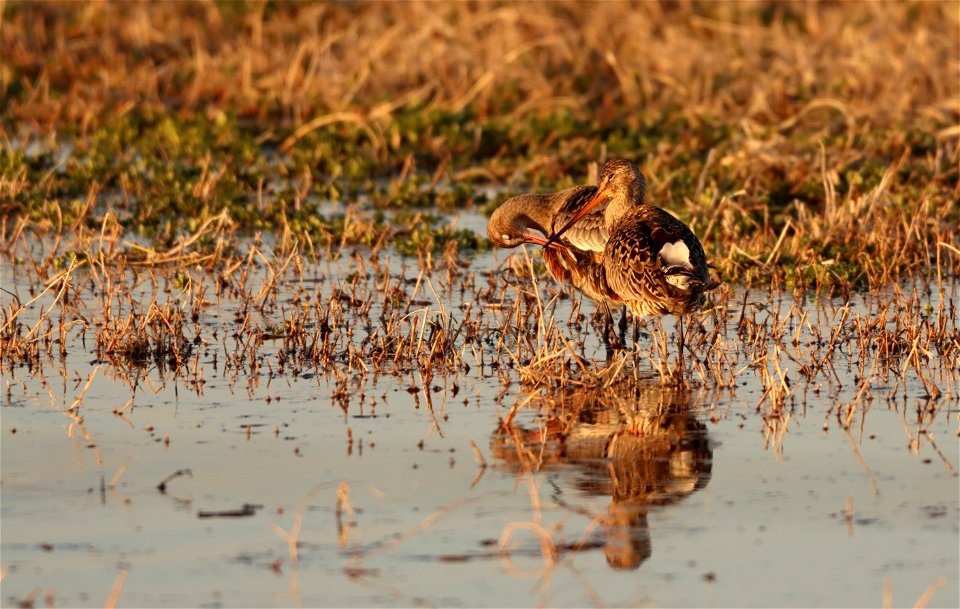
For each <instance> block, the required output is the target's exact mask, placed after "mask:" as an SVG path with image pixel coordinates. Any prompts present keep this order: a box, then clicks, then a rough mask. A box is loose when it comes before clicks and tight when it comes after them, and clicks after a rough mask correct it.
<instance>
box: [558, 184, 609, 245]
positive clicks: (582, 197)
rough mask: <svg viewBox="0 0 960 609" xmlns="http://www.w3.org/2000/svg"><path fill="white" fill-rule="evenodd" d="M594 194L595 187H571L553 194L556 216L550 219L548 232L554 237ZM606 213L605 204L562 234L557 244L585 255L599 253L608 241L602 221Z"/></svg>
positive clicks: (595, 192) (604, 224)
mask: <svg viewBox="0 0 960 609" xmlns="http://www.w3.org/2000/svg"><path fill="white" fill-rule="evenodd" d="M596 194H597V187H596V186H574V187H573V188H568V189H566V190H561V191H560V192H558V193H554V194H553V195H552V196H553V197H555V201H554V204H555V206H556V207H555V208H554V209H556V210H557V213H556V214H555V215H554V217H553V226H552V227H551V229H552V231H553V232H554V233H555V232H557V231H558V230H560V229H561V228H562V227H564V226H565V225H566V224H567V222H569V221H570V220H571V219H572V218H573V216H574V215H576V213H577V212H578V211H580V210H581V209H583V206H584V205H586V204H587V203H589V202H590V200H591V199H593V197H594V196H596ZM606 209H607V206H606V204H602V205H600V206H599V207H597V208H596V209H595V210H593V211H592V212H590V213H589V214H587V215H586V216H584V217H583V218H581V219H580V221H579V222H577V223H576V224H574V225H573V226H571V227H570V228H569V229H568V230H567V232H565V233H563V237H561V238H560V240H561V241H562V242H565V243H567V244H569V245H572V246H573V247H575V248H577V249H580V250H583V251H585V252H602V251H603V248H604V246H606V244H607V237H608V234H607V227H606V223H605V221H604V217H603V213H604V211H606Z"/></svg>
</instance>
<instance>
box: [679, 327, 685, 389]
mask: <svg viewBox="0 0 960 609" xmlns="http://www.w3.org/2000/svg"><path fill="white" fill-rule="evenodd" d="M677 319H678V320H679V321H680V334H679V336H678V337H677V351H678V352H679V355H680V359H679V361H678V362H677V366H678V368H677V385H679V384H680V381H681V379H683V371H684V368H685V366H684V365H683V341H684V333H683V315H680V316H678V317H677Z"/></svg>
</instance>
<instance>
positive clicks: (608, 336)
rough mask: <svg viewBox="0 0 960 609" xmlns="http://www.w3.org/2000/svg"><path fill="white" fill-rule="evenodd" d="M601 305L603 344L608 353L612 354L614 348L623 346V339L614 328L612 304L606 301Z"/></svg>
mask: <svg viewBox="0 0 960 609" xmlns="http://www.w3.org/2000/svg"><path fill="white" fill-rule="evenodd" d="M600 306H601V308H602V310H603V344H604V346H605V347H606V348H607V352H608V354H611V351H612V350H613V349H622V348H623V341H622V340H620V339H619V337H617V334H616V332H614V330H613V313H612V312H611V311H610V305H608V304H607V303H605V302H604V303H601V305H600Z"/></svg>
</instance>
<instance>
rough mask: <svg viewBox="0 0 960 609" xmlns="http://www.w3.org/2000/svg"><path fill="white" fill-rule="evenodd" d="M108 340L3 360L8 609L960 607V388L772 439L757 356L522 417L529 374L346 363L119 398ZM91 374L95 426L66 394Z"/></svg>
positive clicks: (142, 390)
mask: <svg viewBox="0 0 960 609" xmlns="http://www.w3.org/2000/svg"><path fill="white" fill-rule="evenodd" d="M502 259H503V255H502V254H499V255H496V254H487V255H481V256H478V257H477V258H476V259H475V260H474V261H473V263H472V267H471V269H472V271H475V272H480V271H485V270H487V269H491V268H496V267H497V265H498V264H499V261H502ZM4 264H6V263H4ZM411 265H412V266H415V263H411ZM326 272H328V273H331V274H332V275H333V276H336V275H337V273H343V274H344V276H346V273H348V272H349V269H348V268H342V269H333V270H332V271H331V270H330V269H327V271H326ZM3 273H4V275H3V284H4V287H5V288H7V289H11V290H14V291H16V289H17V288H18V287H19V289H20V291H21V293H23V292H24V290H25V286H17V285H16V281H17V274H16V273H14V272H13V271H12V270H11V267H9V266H4V268H3ZM408 273H409V271H408ZM413 276H416V271H415V270H414V271H413ZM11 285H13V287H10V286H11ZM741 290H742V289H741V288H734V289H733V291H732V295H731V300H733V301H734V302H739V300H740V293H741ZM954 291H956V288H954ZM4 298H8V296H6V295H4ZM853 298H854V301H857V302H859V300H858V299H861V297H859V296H856V295H855V296H854V297H853ZM862 300H863V301H864V303H865V302H866V301H867V300H868V299H867V298H866V297H865V296H864V297H862ZM5 304H6V301H5ZM458 304H459V303H458V302H457V299H456V298H452V299H450V300H447V301H446V303H445V305H446V307H447V308H448V309H449V310H451V311H454V312H453V313H452V315H456V311H457V309H456V306H457V305H458ZM791 304H792V301H791V300H790V298H789V296H788V295H784V296H783V306H786V307H789V306H790V305H791ZM854 304H855V305H856V302H855V303H854ZM569 306H570V301H566V302H561V303H559V304H558V305H557V307H558V312H560V313H562V312H563V310H564V307H569ZM804 306H806V307H808V308H810V309H811V310H813V309H815V308H816V307H817V306H819V305H818V304H817V303H816V302H810V303H806V304H805V305H804ZM834 306H835V305H834ZM862 306H864V307H869V306H871V305H869V304H862ZM589 307H590V305H584V309H585V310H587V309H589ZM231 313H232V312H231V311H230V310H229V307H228V306H227V305H224V310H221V311H218V310H212V311H210V320H209V324H210V326H211V327H219V326H220V325H222V323H223V320H224V319H229V318H230V315H231ZM558 317H562V315H558ZM665 323H672V322H665ZM731 323H732V322H731ZM588 332H593V333H596V331H595V330H593V329H590V330H588ZM591 340H592V339H591ZM595 342H596V341H594V343H595ZM590 344H593V343H590ZM595 346H596V345H594V347H595ZM91 352H92V348H91V347H90V341H89V337H88V342H87V345H86V347H84V346H83V344H82V343H81V342H80V340H79V338H74V339H73V343H72V344H70V345H69V349H68V353H69V355H68V356H67V358H66V360H65V362H64V363H63V364H60V363H57V364H56V366H51V367H49V368H48V369H47V370H45V371H44V374H43V377H41V375H39V374H37V373H36V371H33V372H31V371H30V370H28V369H27V368H25V367H18V368H14V369H13V371H12V372H11V371H10V370H9V369H8V368H6V367H5V368H4V370H3V381H2V383H3V384H2V394H3V406H2V410H0V414H2V487H0V490H2V512H0V513H2V568H3V581H2V604H3V605H4V606H16V605H17V604H18V603H19V602H21V601H23V600H24V599H30V598H33V599H35V600H34V604H35V605H36V606H39V605H42V604H43V603H44V602H45V601H44V599H45V597H48V596H49V598H52V599H53V601H54V602H55V604H56V605H59V606H102V605H103V604H104V603H105V602H106V600H107V598H108V597H109V595H110V591H111V588H112V587H113V586H114V583H115V581H116V580H117V577H118V574H119V573H125V574H126V575H125V577H126V579H125V580H124V581H123V586H122V590H121V591H120V596H119V604H120V605H121V606H209V607H218V606H238V605H242V606H289V605H305V606H413V605H424V606H497V607H500V606H534V605H549V606H578V607H579V606H589V605H613V606H700V607H724V606H879V605H881V604H882V603H883V602H884V589H885V585H887V586H889V590H890V592H891V594H892V603H893V605H894V606H902V605H908V606H909V605H913V603H915V602H916V601H917V600H918V598H920V597H921V596H922V595H923V594H924V593H925V591H928V589H930V588H931V586H934V587H935V588H936V589H935V593H934V594H933V597H932V599H930V600H929V601H928V603H927V605H928V606H938V607H956V606H960V596H958V570H960V546H958V532H960V527H958V521H960V506H958V496H960V484H958V477H957V470H956V468H957V466H958V462H960V459H958V447H960V444H958V437H957V428H958V411H957V397H956V395H955V392H956V387H953V391H954V395H948V396H946V397H945V398H944V397H942V398H941V400H945V406H944V407H943V408H941V410H940V411H939V413H938V415H937V417H936V418H934V419H933V422H932V424H931V425H930V427H929V428H928V429H927V432H928V433H929V435H928V436H924V437H923V438H922V441H921V442H920V443H919V447H916V445H911V440H912V439H913V438H915V437H918V436H919V434H918V432H917V430H916V427H917V413H916V411H915V409H916V408H918V404H921V405H922V403H923V400H922V398H919V397H917V395H918V393H919V391H918V390H917V388H916V387H913V386H911V387H909V388H908V389H907V394H908V398H904V399H899V400H893V401H886V402H885V401H882V400H877V401H874V402H873V405H872V407H870V408H869V410H868V411H867V412H866V414H865V415H862V421H861V419H860V418H858V419H857V423H856V424H855V425H854V426H853V427H852V428H851V430H850V431H849V432H848V431H845V430H844V429H842V428H841V427H839V426H838V425H836V424H835V423H834V422H833V421H832V419H828V412H829V411H830V410H831V407H833V406H834V405H835V404H836V403H838V402H840V401H843V400H850V399H851V395H850V393H851V392H852V391H854V390H855V388H856V387H855V384H854V383H853V382H850V383H847V384H846V386H843V385H842V384H841V386H839V387H837V388H835V389H833V390H832V391H824V392H823V393H822V394H814V393H805V394H804V397H803V403H802V404H798V403H794V404H793V405H792V406H791V411H790V412H791V416H790V418H789V421H788V422H787V424H786V432H785V433H783V434H782V435H779V436H777V437H771V435H770V434H769V429H768V427H767V426H766V425H765V423H764V420H763V418H762V416H761V415H760V414H758V412H757V408H756V404H757V402H758V400H759V399H760V396H761V395H762V393H763V387H762V386H761V384H760V381H759V380H758V378H756V376H754V375H753V374H752V372H751V371H750V370H747V371H746V372H744V373H743V374H742V375H741V376H739V377H738V381H739V382H740V385H739V386H738V387H737V388H736V391H735V392H730V391H724V392H719V391H715V390H710V389H706V388H698V387H694V388H692V389H689V390H677V389H673V388H669V387H667V388H665V387H661V386H660V384H659V383H658V381H657V380H656V379H655V378H654V376H653V375H652V373H651V372H650V371H646V372H644V371H642V370H641V371H639V372H638V374H639V375H640V377H641V381H640V382H638V383H637V384H636V390H635V391H630V392H626V393H625V394H624V395H622V396H619V397H616V395H615V392H613V394H614V398H611V392H609V391H608V392H606V393H604V394H603V395H597V396H594V397H589V396H587V397H584V396H583V395H580V396H577V395H570V394H569V392H568V393H564V394H560V393H559V390H557V391H558V393H557V395H555V396H550V395H547V396H542V395H541V397H546V398H548V399H552V400H553V402H554V403H555V404H567V403H571V401H576V400H580V401H579V402H578V406H577V408H576V412H577V415H576V416H574V417H572V418H571V417H569V416H567V417H566V418H564V417H560V416H557V415H556V410H555V409H547V408H537V407H536V406H535V405H534V404H537V403H540V402H538V401H532V402H531V403H530V404H528V405H527V406H526V407H524V408H522V409H520V410H518V414H517V417H516V419H514V420H513V424H512V426H511V429H510V430H506V429H505V428H504V427H503V426H502V422H503V419H504V417H506V416H507V414H508V411H509V410H510V408H511V407H512V406H514V405H516V404H519V403H522V402H524V400H526V399H527V398H528V397H529V395H528V394H529V391H530V389H528V388H526V387H524V386H523V385H521V384H520V383H518V382H517V379H516V378H515V372H513V371H512V370H503V371H495V370H492V369H491V368H489V367H478V366H474V367H473V368H472V370H471V371H470V372H467V373H465V374H458V375H455V376H454V375H437V376H435V377H434V378H433V379H431V380H430V381H429V383H423V379H422V378H419V379H418V378H417V375H416V374H414V375H407V376H379V377H377V378H374V377H372V376H367V377H365V380H364V381H363V382H364V386H362V387H353V388H352V391H354V392H361V391H362V393H363V394H364V396H365V397H364V399H363V400H356V399H355V400H354V401H353V402H352V403H351V404H350V406H349V408H347V409H346V411H345V410H344V409H343V408H341V407H340V406H339V405H338V404H337V403H336V402H334V401H333V400H332V399H331V393H332V392H333V391H334V389H335V386H334V385H335V383H334V381H333V379H331V378H329V377H328V376H326V375H323V374H312V373H310V372H309V371H304V372H302V373H301V374H300V375H296V376H295V375H293V374H283V375H279V376H277V377H276V378H273V379H272V380H270V381H269V382H267V381H266V380H265V379H264V380H261V381H260V382H259V383H257V384H249V383H247V382H246V381H245V380H243V379H241V380H237V379H234V378H231V377H228V376H227V377H225V376H221V375H220V374H218V369H217V368H215V367H214V366H213V362H212V358H211V357H210V356H209V355H204V357H203V358H202V359H201V362H202V365H203V366H204V378H205V379H206V381H207V382H206V384H205V385H204V387H203V391H202V395H201V394H198V393H197V392H196V391H194V390H193V389H191V388H189V387H186V386H184V384H183V382H182V381H178V382H174V381H173V380H170V379H169V378H166V377H165V376H164V374H163V373H161V372H159V371H157V370H156V369H153V370H151V371H148V374H147V376H146V378H145V379H142V380H141V382H140V386H139V393H138V394H137V398H136V402H135V406H134V407H133V408H132V409H129V410H127V411H126V412H124V416H116V415H114V414H113V410H114V409H115V408H118V407H120V406H122V405H124V404H125V403H126V402H127V401H128V400H129V399H130V397H131V395H132V392H131V387H130V385H129V383H128V381H127V380H124V379H123V378H121V376H120V375H118V373H117V372H116V370H115V369H113V368H111V366H110V365H108V364H105V363H103V362H99V361H97V360H96V359H95V357H94V355H92V353H91ZM598 357H602V356H598ZM220 358H221V359H220V361H221V364H222V361H223V355H222V354H221V356H220ZM97 366H100V367H99V368H97ZM838 369H840V370H841V372H842V371H843V370H844V369H845V368H843V367H842V366H838ZM94 370H96V374H95V376H94V377H93V381H92V383H91V384H90V387H89V389H88V390H87V392H86V394H85V396H84V399H83V405H82V410H81V412H82V416H83V418H84V424H85V429H86V430H87V432H88V433H89V434H90V438H91V440H92V441H88V440H87V439H85V438H84V436H83V434H82V430H79V429H78V428H77V427H76V426H75V425H72V424H73V423H74V420H73V419H71V418H70V417H68V416H67V415H66V414H65V411H66V409H67V407H68V406H69V405H70V404H71V403H72V402H73V399H74V398H75V397H76V396H77V395H78V394H79V393H80V391H81V389H82V388H83V385H84V384H85V382H86V379H87V378H89V376H90V375H91V374H92V373H93V372H94ZM63 371H65V373H63ZM501 372H502V373H503V374H504V375H506V377H507V379H508V380H510V381H511V383H510V384H508V385H506V386H505V385H504V381H503V378H502V376H501ZM645 375H647V376H650V379H649V380H643V378H645ZM64 377H65V378H64ZM411 387H412V388H413V389H411ZM888 389H889V388H884V387H879V386H878V387H874V388H871V391H873V392H874V393H875V394H876V395H877V396H882V395H883V394H884V391H885V390H888ZM428 394H429V395H428ZM354 395H356V394H354ZM428 398H429V399H428ZM584 400H587V401H588V402H589V404H588V405H587V406H584ZM572 411H574V409H573V407H572V406H571V407H570V409H569V411H568V413H569V412H572ZM561 427H562V430H561ZM561 431H562V433H561ZM165 438H166V439H167V440H168V441H169V442H166V441H165ZM472 444H475V445H476V447H477V449H478V451H479V453H480V454H481V455H482V458H483V459H484V460H485V463H486V465H485V466H484V465H482V464H481V462H480V460H479V458H478V457H477V456H476V455H475V451H474V449H473V448H472ZM91 445H92V446H91ZM180 470H189V472H190V473H189V474H183V475H180V476H178V477H174V478H172V479H170V480H169V481H168V482H167V483H166V486H165V488H164V489H163V491H161V490H159V489H158V484H159V483H160V482H161V481H163V480H164V479H166V478H167V477H168V476H170V475H171V474H173V473H174V472H177V471H180ZM245 505H247V506H252V507H247V508H246V509H247V512H248V513H250V512H252V515H246V516H242V517H227V514H220V515H219V516H220V517H201V516H205V515H208V514H210V513H214V515H215V516H217V514H216V513H217V512H227V513H229V512H235V511H240V512H241V513H243V508H244V506H245ZM297 527H299V532H298V534H297V549H296V558H297V560H296V563H294V562H293V560H292V556H291V549H290V546H289V544H288V543H287V539H286V538H285V535H287V533H288V532H289V531H291V530H294V529H296V528H297ZM501 542H503V545H500V544H501ZM551 544H552V548H553V549H554V551H555V554H554V555H553V556H552V558H551V555H550V554H549V552H547V553H546V554H545V553H544V548H549V547H550V545H551ZM938 585H939V587H937V586H938Z"/></svg>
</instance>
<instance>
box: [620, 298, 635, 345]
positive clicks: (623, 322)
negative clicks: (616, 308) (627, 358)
mask: <svg viewBox="0 0 960 609" xmlns="http://www.w3.org/2000/svg"><path fill="white" fill-rule="evenodd" d="M620 342H621V343H623V344H624V345H626V344H627V307H623V315H621V316H620ZM633 342H637V341H633Z"/></svg>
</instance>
